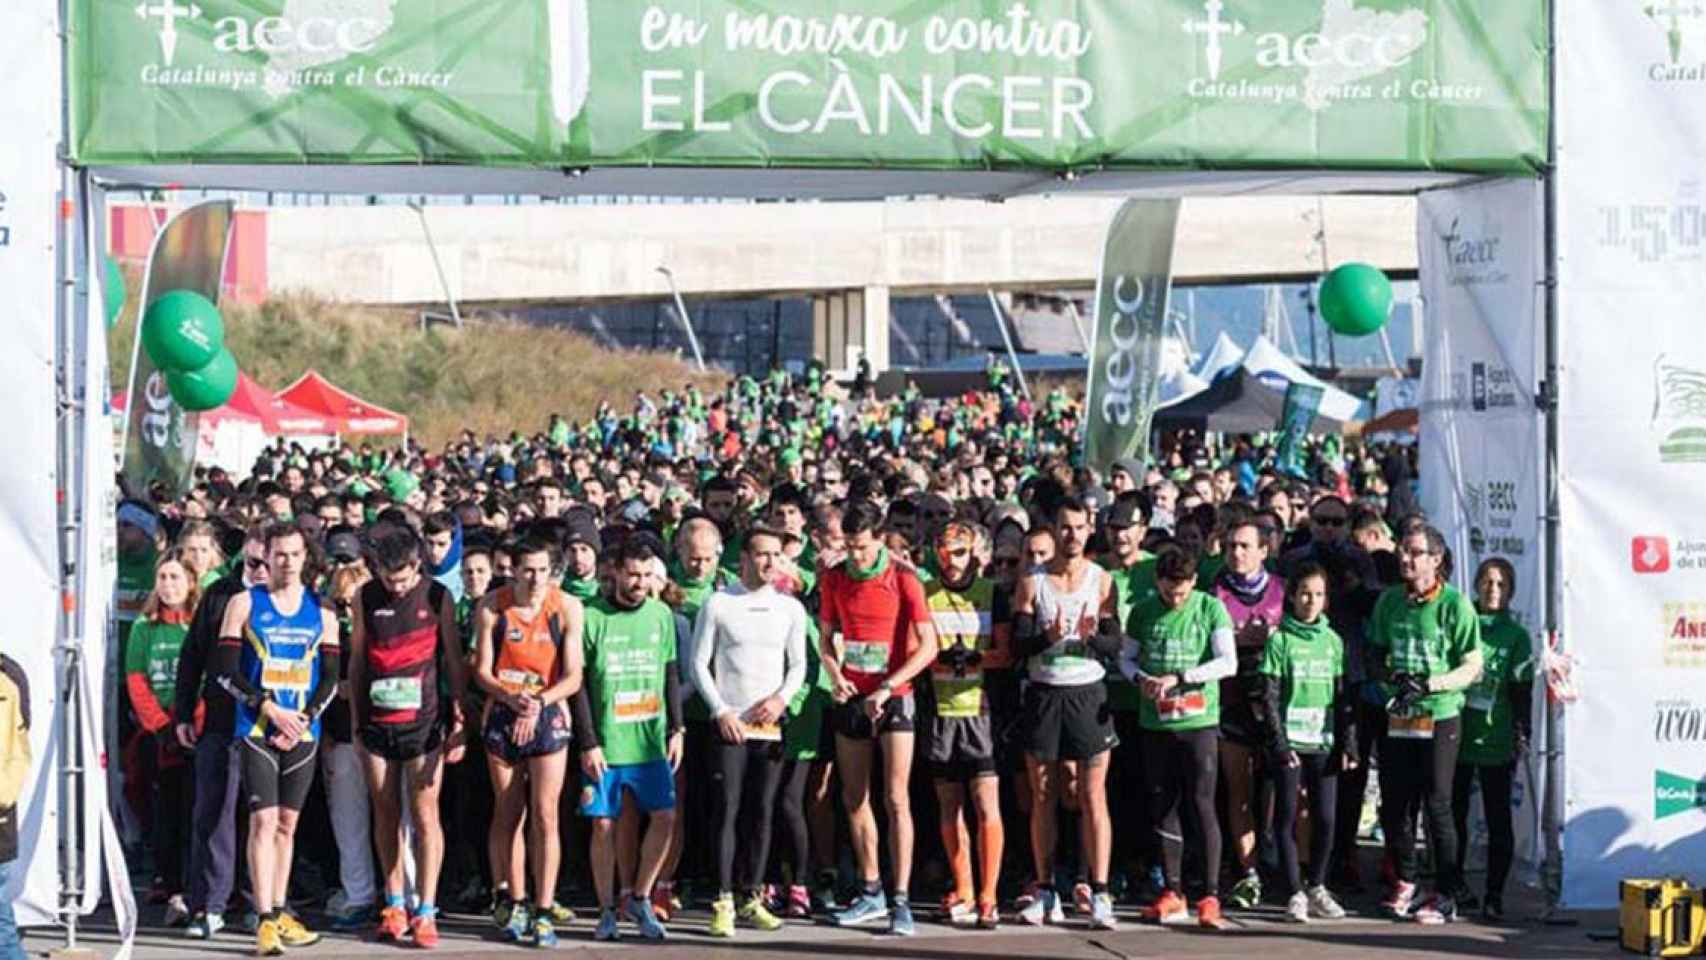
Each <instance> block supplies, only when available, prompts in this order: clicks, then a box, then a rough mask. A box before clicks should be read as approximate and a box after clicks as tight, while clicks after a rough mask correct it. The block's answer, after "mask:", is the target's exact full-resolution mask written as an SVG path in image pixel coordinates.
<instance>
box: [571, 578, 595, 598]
mask: <svg viewBox="0 0 1706 960" xmlns="http://www.w3.org/2000/svg"><path fill="white" fill-rule="evenodd" d="M563 592H564V593H566V594H568V595H569V596H571V597H574V598H575V599H577V600H581V601H586V600H591V599H592V598H594V597H596V596H598V578H597V577H588V578H587V579H585V580H577V579H575V578H574V577H572V576H567V577H564V578H563Z"/></svg>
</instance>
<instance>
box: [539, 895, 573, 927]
mask: <svg viewBox="0 0 1706 960" xmlns="http://www.w3.org/2000/svg"><path fill="white" fill-rule="evenodd" d="M546 913H548V914H549V915H550V917H551V922H552V923H553V924H555V925H557V926H559V927H566V926H568V925H569V924H571V923H574V922H575V912H574V911H573V910H570V909H569V908H568V907H565V906H563V905H562V904H560V903H558V902H557V901H555V900H553V901H551V906H550V907H548V908H546Z"/></svg>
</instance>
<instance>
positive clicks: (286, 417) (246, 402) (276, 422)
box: [112, 370, 340, 436]
mask: <svg viewBox="0 0 1706 960" xmlns="http://www.w3.org/2000/svg"><path fill="white" fill-rule="evenodd" d="M129 405H130V397H129V396H128V395H126V394H125V393H123V392H122V391H121V392H119V393H115V394H113V397H112V408H113V411H114V412H115V413H123V412H124V411H125V410H126V409H127V408H128V407H129ZM227 420H248V421H253V422H255V423H259V424H260V425H261V429H263V430H265V431H266V432H267V433H268V434H270V435H272V436H329V435H331V434H333V433H336V432H337V428H338V427H339V426H340V424H339V423H337V422H336V420H335V419H334V418H332V417H329V416H327V415H326V414H323V413H319V412H317V411H314V410H310V409H308V408H306V407H302V406H299V405H297V404H295V403H292V402H290V401H289V400H286V399H284V398H283V397H280V396H276V395H274V394H273V393H272V391H270V390H268V389H267V388H266V387H263V386H261V385H260V384H258V383H256V382H255V381H254V380H252V379H250V377H249V375H248V374H247V373H244V372H242V371H241V370H239V371H238V372H237V389H235V390H233V391H232V392H231V399H229V400H227V401H225V405H224V406H222V407H219V408H218V409H215V410H208V411H206V412H204V413H203V414H202V415H201V422H202V423H203V424H206V425H208V426H216V425H218V424H220V423H223V422H225V421H227Z"/></svg>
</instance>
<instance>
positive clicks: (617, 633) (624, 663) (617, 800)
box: [573, 538, 682, 940]
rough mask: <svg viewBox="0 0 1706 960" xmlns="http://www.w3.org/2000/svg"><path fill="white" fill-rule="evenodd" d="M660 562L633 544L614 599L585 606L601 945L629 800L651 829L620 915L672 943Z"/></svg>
mask: <svg viewBox="0 0 1706 960" xmlns="http://www.w3.org/2000/svg"><path fill="white" fill-rule="evenodd" d="M658 563H661V558H659V557H658V556H657V554H656V553H654V552H653V550H652V548H651V546H650V545H648V544H647V543H646V542H645V541H644V540H642V539H638V538H634V539H629V540H628V541H626V542H625V543H624V544H623V545H622V548H621V550H620V551H618V553H617V556H616V572H615V581H616V586H615V590H614V591H613V595H612V597H611V598H610V599H608V600H606V599H603V598H600V599H597V600H594V601H592V602H591V603H589V604H587V607H586V627H585V630H584V632H583V634H582V645H583V649H584V663H585V681H584V684H583V686H582V688H581V692H580V693H578V694H576V695H575V699H574V701H573V705H574V711H575V724H574V725H575V731H576V735H577V738H578V741H579V743H580V748H581V773H582V774H583V777H584V779H583V780H582V784H583V785H582V787H581V796H580V801H581V802H580V808H581V813H582V814H583V815H584V816H586V817H589V818H591V819H592V821H593V827H592V869H593V880H594V882H595V884H596V886H597V888H598V902H599V905H600V907H601V908H602V915H601V917H600V919H599V924H598V929H597V931H596V936H597V937H598V939H601V940H614V939H616V938H617V927H616V924H617V913H616V908H617V903H616V890H615V869H616V818H617V817H619V816H620V815H621V813H622V808H623V805H624V804H625V803H626V802H627V798H629V797H632V798H633V800H634V802H635V803H636V804H637V805H638V808H639V810H641V811H642V812H644V813H646V814H647V815H648V816H650V818H651V820H650V823H649V824H648V825H647V827H646V831H645V837H644V839H643V841H642V845H641V848H640V851H639V869H638V872H637V874H636V876H635V881H634V889H633V894H632V896H630V897H629V899H628V903H627V904H626V912H627V915H628V917H629V918H630V919H632V920H633V921H634V922H635V923H636V924H638V925H639V928H640V934H641V936H643V937H645V938H646V939H648V940H662V939H664V938H665V937H666V936H667V935H668V933H667V931H666V930H665V929H664V927H663V924H662V923H660V922H659V921H658V918H657V914H656V913H655V912H654V911H653V909H652V904H651V895H652V885H653V884H654V883H656V881H657V877H658V873H659V872H660V870H661V869H662V867H663V858H664V853H665V850H666V848H667V846H668V841H669V834H670V830H671V828H672V826H673V823H674V820H675V779H674V771H675V769H676V768H677V767H678V766H680V764H681V747H682V735H681V723H682V721H681V682H680V675H679V671H678V661H677V660H676V634H675V613H674V611H672V610H670V608H669V607H668V606H666V605H665V604H664V603H663V602H662V601H661V600H656V599H653V598H652V597H651V596H650V588H651V581H652V577H653V573H654V567H655V565H656V564H658Z"/></svg>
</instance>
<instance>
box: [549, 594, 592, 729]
mask: <svg viewBox="0 0 1706 960" xmlns="http://www.w3.org/2000/svg"><path fill="white" fill-rule="evenodd" d="M585 630H586V608H585V607H583V606H581V602H580V600H578V599H576V598H574V597H564V598H563V649H562V651H561V654H562V660H563V675H562V677H561V678H559V679H558V680H557V682H556V683H553V684H551V686H549V687H547V688H545V689H544V690H542V691H540V693H539V705H540V707H541V708H543V707H548V706H550V705H552V704H554V703H562V702H563V701H565V700H568V699H569V698H571V697H573V696H574V695H575V694H576V693H578V692H579V691H580V689H581V683H582V681H583V680H584V679H585V676H586V674H585V668H584V666H583V665H584V664H585V663H586V656H585V654H584V653H583V651H582V648H581V642H582V638H583V637H584V635H585Z"/></svg>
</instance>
